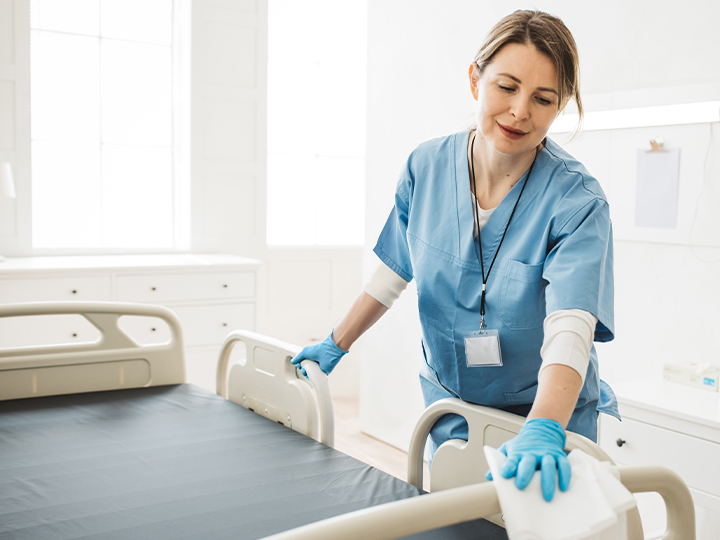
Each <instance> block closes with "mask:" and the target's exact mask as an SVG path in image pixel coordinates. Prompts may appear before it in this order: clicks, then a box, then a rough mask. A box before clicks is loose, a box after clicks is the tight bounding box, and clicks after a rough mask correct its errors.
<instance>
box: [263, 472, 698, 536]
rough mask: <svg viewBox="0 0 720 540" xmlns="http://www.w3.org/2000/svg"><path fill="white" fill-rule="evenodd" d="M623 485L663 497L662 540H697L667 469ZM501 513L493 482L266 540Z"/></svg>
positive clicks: (689, 511) (683, 489)
mask: <svg viewBox="0 0 720 540" xmlns="http://www.w3.org/2000/svg"><path fill="white" fill-rule="evenodd" d="M618 470H619V471H620V478H621V480H622V482H623V484H624V485H625V486H626V487H627V488H628V490H630V491H631V492H633V493H639V492H647V491H654V492H657V493H659V494H660V495H661V496H662V497H663V500H664V501H665V505H666V507H667V530H666V531H665V535H664V536H663V537H662V540H695V507H694V506H693V501H692V497H691V495H690V491H689V490H688V488H687V486H686V485H685V483H684V482H683V481H682V479H681V478H680V477H679V476H678V475H677V474H676V473H674V472H673V471H671V470H669V469H667V468H665V467H657V466H639V467H618ZM498 512H500V504H499V502H498V498H497V492H496V491H495V487H494V486H493V484H492V483H491V482H486V483H482V484H474V485H471V486H465V487H460V488H454V489H448V490H445V491H439V492H436V493H430V494H428V495H423V496H420V497H414V498H411V499H405V500H402V501H396V502H392V503H388V504H383V505H379V506H375V507H372V508H366V509H364V510H359V511H357V512H351V513H349V514H345V515H343V516H337V517H334V518H330V519H327V520H324V521H320V522H317V523H312V524H309V525H305V526H303V527H298V528H297V529H293V530H291V531H286V532H283V533H279V534H275V535H272V536H268V537H266V538H265V539H264V540H335V539H337V538H342V539H343V540H366V539H367V538H373V539H374V540H394V539H397V538H403V537H405V536H408V535H411V534H417V533H420V532H424V531H429V530H432V529H437V528H440V527H445V526H448V525H454V524H457V523H462V522H465V521H471V520H474V519H479V518H485V517H488V516H491V515H493V514H497V513H498Z"/></svg>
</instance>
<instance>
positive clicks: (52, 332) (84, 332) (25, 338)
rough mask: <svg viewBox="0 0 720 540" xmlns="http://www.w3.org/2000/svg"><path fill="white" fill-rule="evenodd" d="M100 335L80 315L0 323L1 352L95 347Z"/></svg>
mask: <svg viewBox="0 0 720 540" xmlns="http://www.w3.org/2000/svg"><path fill="white" fill-rule="evenodd" d="M99 339H100V331H99V330H98V329H97V328H95V327H94V326H93V325H92V324H90V322H88V320H87V319H86V318H85V317H82V316H80V315H37V316H32V317H7V318H5V317H4V318H2V319H0V348H2V349H5V348H8V349H14V348H17V347H39V346H41V345H65V344H68V343H72V344H78V343H92V342H95V341H98V340H99Z"/></svg>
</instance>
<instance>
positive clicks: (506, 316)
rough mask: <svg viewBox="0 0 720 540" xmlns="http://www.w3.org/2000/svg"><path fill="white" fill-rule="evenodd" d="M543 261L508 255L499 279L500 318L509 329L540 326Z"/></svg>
mask: <svg viewBox="0 0 720 540" xmlns="http://www.w3.org/2000/svg"><path fill="white" fill-rule="evenodd" d="M542 269H543V263H539V264H525V263H522V262H520V261H515V260H512V259H510V260H509V261H508V265H507V268H506V269H505V276H504V277H503V282H502V291H501V295H500V318H501V319H502V322H503V323H504V324H505V326H507V327H508V328H510V329H512V330H528V329H530V328H538V327H539V326H542V324H543V321H544V320H545V281H544V280H543V277H542Z"/></svg>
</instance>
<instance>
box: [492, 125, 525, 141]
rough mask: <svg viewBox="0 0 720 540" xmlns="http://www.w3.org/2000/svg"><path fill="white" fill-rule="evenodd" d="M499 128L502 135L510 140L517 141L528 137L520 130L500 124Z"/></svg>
mask: <svg viewBox="0 0 720 540" xmlns="http://www.w3.org/2000/svg"><path fill="white" fill-rule="evenodd" d="M498 127H499V128H500V131H501V132H502V134H503V135H505V136H506V137H507V138H508V139H512V140H517V139H519V138H520V137H523V136H525V135H527V133H526V132H524V131H520V130H519V129H513V128H511V127H510V126H503V125H502V124H500V123H498Z"/></svg>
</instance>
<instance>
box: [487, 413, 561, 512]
mask: <svg viewBox="0 0 720 540" xmlns="http://www.w3.org/2000/svg"><path fill="white" fill-rule="evenodd" d="M564 449H565V430H564V429H563V427H562V426H561V425H560V424H559V423H558V422H556V421H555V420H550V419H548V418H533V419H532V420H528V421H527V422H525V425H524V426H523V427H522V429H520V433H518V434H517V436H516V437H515V438H513V439H510V440H509V441H507V442H506V443H504V444H503V445H502V446H501V447H500V449H499V450H500V451H501V452H502V453H503V454H505V455H506V456H507V459H506V460H505V461H504V462H503V464H502V465H501V466H500V475H501V476H502V477H503V478H512V477H513V476H514V477H515V485H516V486H517V487H518V489H525V488H526V487H527V486H528V484H529V483H530V480H532V477H533V475H534V474H535V471H536V470H537V469H538V468H539V469H540V484H541V486H542V494H543V498H544V499H545V500H546V501H548V502H550V501H551V500H552V498H553V496H554V495H555V485H556V478H557V479H558V481H559V482H558V483H559V484H560V490H561V491H567V488H568V486H569V485H570V476H571V470H570V462H569V461H568V459H567V456H566V455H565V451H564Z"/></svg>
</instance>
